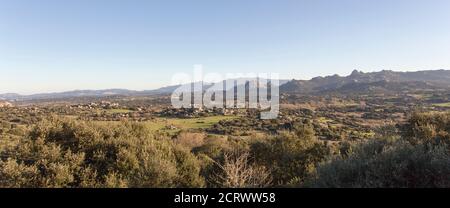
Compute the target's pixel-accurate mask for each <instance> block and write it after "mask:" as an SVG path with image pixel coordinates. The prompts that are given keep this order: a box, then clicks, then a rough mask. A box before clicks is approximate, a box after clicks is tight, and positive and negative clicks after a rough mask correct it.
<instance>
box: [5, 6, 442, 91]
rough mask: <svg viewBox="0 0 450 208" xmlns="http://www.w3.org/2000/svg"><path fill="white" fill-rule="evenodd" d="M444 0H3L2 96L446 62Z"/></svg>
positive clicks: (429, 66) (430, 66)
mask: <svg viewBox="0 0 450 208" xmlns="http://www.w3.org/2000/svg"><path fill="white" fill-rule="evenodd" d="M449 11H450V1H448V0H277V1H275V0H270V1H269V0H176V1H175V0H129V1H122V0H39V1H37V0H0V93H7V92H16V93H23V94H30V93H37V92H55V91H65V90H74V89H106V88H127V89H136V90H142V89H154V88H157V87H161V86H165V85H168V84H170V80H171V77H172V75H173V74H174V73H176V72H186V73H192V72H193V65H194V64H202V65H203V67H204V70H205V72H218V73H228V72H278V73H280V76H281V78H284V79H292V78H296V79H309V78H311V77H314V76H319V75H320V76H323V75H332V74H340V75H347V74H349V73H350V72H351V71H352V70H353V69H358V70H362V71H366V72H367V71H378V70H382V69H386V70H399V71H406V70H409V71H412V70H429V69H450V12H449Z"/></svg>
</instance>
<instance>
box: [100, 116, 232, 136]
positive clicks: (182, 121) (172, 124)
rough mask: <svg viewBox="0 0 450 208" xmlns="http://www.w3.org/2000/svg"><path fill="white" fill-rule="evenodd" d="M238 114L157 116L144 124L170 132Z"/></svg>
mask: <svg viewBox="0 0 450 208" xmlns="http://www.w3.org/2000/svg"><path fill="white" fill-rule="evenodd" d="M235 118H238V116H210V117H201V118H155V119H154V120H151V121H146V122H144V124H145V125H146V126H147V128H149V129H150V130H152V131H158V130H162V131H166V132H169V133H174V132H178V131H180V130H185V129H206V128H209V127H211V126H213V125H214V124H216V123H218V122H219V121H221V120H228V119H235ZM99 122H101V123H106V124H107V123H109V122H119V121H99Z"/></svg>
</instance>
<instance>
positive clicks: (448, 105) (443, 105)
mask: <svg viewBox="0 0 450 208" xmlns="http://www.w3.org/2000/svg"><path fill="white" fill-rule="evenodd" d="M433 105H434V106H438V107H450V102H447V103H435V104H433Z"/></svg>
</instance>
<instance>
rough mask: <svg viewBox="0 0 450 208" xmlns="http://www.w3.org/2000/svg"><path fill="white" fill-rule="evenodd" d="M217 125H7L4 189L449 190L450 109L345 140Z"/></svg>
mask: <svg viewBox="0 0 450 208" xmlns="http://www.w3.org/2000/svg"><path fill="white" fill-rule="evenodd" d="M212 120H214V122H216V123H217V122H219V120H221V119H217V117H215V118H213V119H212ZM212 120H208V119H206V121H205V122H206V123H207V124H204V123H192V122H187V123H188V124H191V125H193V126H195V127H197V125H199V128H180V129H179V130H178V131H176V132H173V134H167V133H166V132H163V131H155V129H154V127H152V125H151V121H147V122H133V121H121V122H98V121H85V120H80V119H75V118H68V117H62V116H51V117H45V118H43V119H41V120H40V121H37V123H35V124H30V125H23V126H21V125H19V126H11V125H9V124H7V123H3V124H2V128H1V132H0V135H1V143H0V144H1V146H0V148H1V149H0V150H1V161H0V186H1V187H450V148H449V146H448V145H449V144H450V113H413V114H412V115H409V117H408V120H407V121H406V122H404V123H401V124H398V125H396V126H386V127H385V129H380V130H379V132H378V133H377V134H376V136H375V137H374V138H371V139H364V138H363V139H360V140H345V141H339V142H334V141H327V140H322V139H320V138H319V137H318V136H317V135H318V134H319V132H317V131H316V129H317V128H316V127H315V125H316V124H315V122H314V120H311V119H300V120H296V121H295V122H293V124H292V125H290V126H289V128H283V129H274V130H273V131H255V132H251V133H248V134H249V135H239V134H238V135H236V136H233V135H223V134H211V133H208V131H211V130H208V129H207V128H211V126H212V125H213V124H212ZM178 122H179V124H180V125H182V126H183V125H186V123H183V122H182V121H178ZM172 123H173V122H172ZM222 123H223V122H222ZM200 127H204V128H206V130H205V129H204V128H200ZM216 127H217V126H216Z"/></svg>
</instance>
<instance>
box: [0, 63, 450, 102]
mask: <svg viewBox="0 0 450 208" xmlns="http://www.w3.org/2000/svg"><path fill="white" fill-rule="evenodd" d="M242 79H243V80H249V81H250V82H251V81H256V79H254V78H242ZM191 84H192V83H191ZM191 84H186V85H172V86H167V87H162V88H159V89H155V90H144V91H135V90H127V89H106V90H75V91H67V92H59V93H40V94H33V95H20V94H15V93H6V94H0V100H8V101H17V100H36V99H61V98H73V97H104V96H114V95H116V96H139V95H158V94H169V93H171V92H173V91H174V90H175V89H177V88H179V87H180V86H182V87H185V89H190V87H189V86H190V85H191ZM279 85H280V92H281V93H330V92H335V93H372V92H389V91H394V92H395V91H403V90H408V89H432V90H434V89H450V70H443V69H441V70H428V71H416V72H396V71H389V70H383V71H379V72H369V73H364V72H361V71H357V70H354V71H353V72H352V73H351V74H350V75H349V76H339V75H332V76H326V77H315V78H312V79H310V80H295V79H294V80H279ZM203 86H204V89H207V88H210V87H212V86H213V84H211V83H204V84H203ZM227 90H228V89H227Z"/></svg>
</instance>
